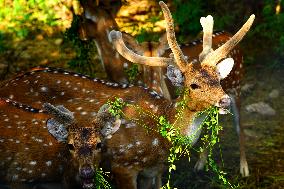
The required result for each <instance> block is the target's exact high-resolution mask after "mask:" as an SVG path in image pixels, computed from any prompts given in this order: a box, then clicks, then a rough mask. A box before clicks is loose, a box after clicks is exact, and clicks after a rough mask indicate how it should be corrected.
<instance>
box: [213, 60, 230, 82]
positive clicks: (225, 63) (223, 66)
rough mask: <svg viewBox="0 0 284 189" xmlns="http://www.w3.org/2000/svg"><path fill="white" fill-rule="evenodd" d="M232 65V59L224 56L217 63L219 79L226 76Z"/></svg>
mask: <svg viewBox="0 0 284 189" xmlns="http://www.w3.org/2000/svg"><path fill="white" fill-rule="evenodd" d="M233 66H234V60H233V59H232V58H226V59H225V60H222V61H221V62H220V63H219V64H217V72H218V73H219V76H220V79H224V78H226V77H227V76H228V75H229V73H230V72H231V70H232V69H233Z"/></svg>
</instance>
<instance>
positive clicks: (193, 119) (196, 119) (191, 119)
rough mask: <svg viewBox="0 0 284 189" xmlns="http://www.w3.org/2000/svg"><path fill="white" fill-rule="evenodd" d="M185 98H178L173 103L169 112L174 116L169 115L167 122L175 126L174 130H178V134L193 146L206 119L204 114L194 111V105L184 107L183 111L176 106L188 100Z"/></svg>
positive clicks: (197, 110)
mask: <svg viewBox="0 0 284 189" xmlns="http://www.w3.org/2000/svg"><path fill="white" fill-rule="evenodd" d="M186 98H188V97H184V96H183V97H179V98H178V99H177V100H176V101H175V103H174V105H173V107H172V109H171V111H169V112H171V113H170V114H171V115H175V116H171V115H169V121H170V123H171V124H173V125H174V126H175V128H179V131H180V134H181V135H182V136H185V137H188V138H189V143H190V144H192V145H193V144H195V143H196V141H197V140H198V138H199V136H200V133H201V125H202V122H203V121H204V119H205V118H206V114H205V113H203V114H200V111H201V110H199V109H196V107H197V106H194V103H192V105H193V106H191V107H188V106H186V107H184V109H183V110H181V109H180V108H179V107H178V105H177V104H179V103H180V102H181V101H184V100H185V101H187V100H189V99H186ZM191 101H192V100H191Z"/></svg>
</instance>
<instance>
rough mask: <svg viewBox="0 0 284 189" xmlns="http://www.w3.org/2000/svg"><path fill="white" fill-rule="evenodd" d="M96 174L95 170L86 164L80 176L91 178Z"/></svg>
mask: <svg viewBox="0 0 284 189" xmlns="http://www.w3.org/2000/svg"><path fill="white" fill-rule="evenodd" d="M93 176H94V170H93V169H92V168H91V166H89V165H85V166H83V167H82V168H81V170H80V177H81V178H84V179H91V178H93Z"/></svg>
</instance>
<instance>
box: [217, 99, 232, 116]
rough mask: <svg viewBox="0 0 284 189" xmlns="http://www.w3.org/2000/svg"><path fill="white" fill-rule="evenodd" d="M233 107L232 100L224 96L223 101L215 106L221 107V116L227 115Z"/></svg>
mask: <svg viewBox="0 0 284 189" xmlns="http://www.w3.org/2000/svg"><path fill="white" fill-rule="evenodd" d="M230 105H231V98H230V97H229V96H228V95H224V96H223V97H222V98H221V100H220V101H219V102H218V103H216V104H215V106H217V107H219V114H227V113H228V112H230V111H229V108H230Z"/></svg>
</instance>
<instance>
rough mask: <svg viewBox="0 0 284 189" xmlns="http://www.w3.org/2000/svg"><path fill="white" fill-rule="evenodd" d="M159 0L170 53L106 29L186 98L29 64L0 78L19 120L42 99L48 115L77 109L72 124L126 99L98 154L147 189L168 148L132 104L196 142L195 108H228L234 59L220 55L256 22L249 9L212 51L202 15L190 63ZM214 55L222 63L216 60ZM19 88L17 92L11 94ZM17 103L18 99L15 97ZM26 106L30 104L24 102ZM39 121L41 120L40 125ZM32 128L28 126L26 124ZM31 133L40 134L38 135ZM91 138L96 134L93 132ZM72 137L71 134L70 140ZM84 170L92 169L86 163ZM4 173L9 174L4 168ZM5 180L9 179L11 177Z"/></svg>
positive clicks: (121, 48) (0, 92)
mask: <svg viewBox="0 0 284 189" xmlns="http://www.w3.org/2000/svg"><path fill="white" fill-rule="evenodd" d="M160 5H161V7H162V10H163V13H164V15H165V19H166V23H167V27H166V30H167V38H168V43H169V46H170V48H171V50H172V52H173V55H172V56H170V57H169V58H165V57H144V56H140V55H138V54H135V53H134V52H132V51H131V50H129V49H128V48H127V47H126V46H125V44H124V42H123V39H122V34H121V33H120V32H117V31H112V32H110V39H111V40H112V43H113V44H114V46H115V48H116V49H117V51H118V52H119V53H120V54H121V55H122V56H124V57H125V58H126V59H128V60H129V61H132V62H135V63H138V64H147V65H148V66H155V67H156V66H160V67H166V68H167V70H168V71H167V77H168V78H169V80H170V81H172V82H173V83H174V84H175V85H180V86H183V87H185V88H187V89H189V91H190V92H189V93H188V94H187V95H186V96H181V97H179V98H177V99H176V100H174V101H169V100H167V99H164V98H162V97H161V96H160V95H158V94H157V93H156V92H154V91H150V90H149V89H145V88H143V87H139V86H132V85H127V84H118V83H113V82H108V81H103V80H100V79H92V78H89V77H87V76H84V75H80V74H77V73H71V72H67V71H62V70H57V69H50V68H44V69H37V70H33V71H31V72H29V73H27V74H24V75H22V76H19V77H17V78H16V79H14V80H11V81H9V82H6V83H4V85H3V87H2V88H1V89H0V97H1V98H2V99H5V102H7V101H8V104H9V107H12V108H16V109H20V110H24V111H23V112H21V113H20V114H19V115H18V116H17V117H18V118H19V119H20V120H19V121H20V122H21V119H23V120H25V121H26V120H27V119H28V120H30V117H29V116H31V115H30V114H25V113H24V112H26V111H30V113H32V112H33V111H34V110H35V109H40V108H41V107H42V106H43V105H44V104H45V103H51V104H57V105H60V106H57V107H56V106H53V108H51V109H50V108H48V107H47V110H49V111H48V112H49V113H50V114H52V115H54V112H58V111H59V112H61V113H64V115H65V114H67V115H68V117H72V115H73V114H72V113H70V112H74V117H76V120H77V121H76V123H77V124H76V125H78V123H80V125H82V126H83V127H86V125H88V123H90V122H91V120H92V119H95V117H93V116H96V114H94V112H97V111H98V110H99V109H100V108H101V107H102V106H103V105H104V104H106V103H107V101H108V100H110V99H114V98H115V97H119V98H121V99H122V101H123V102H125V103H127V104H130V105H128V106H125V107H123V108H122V112H123V116H122V117H121V118H119V120H116V121H115V122H112V124H111V125H116V126H115V127H116V128H118V126H117V125H119V129H118V130H117V129H114V130H115V131H116V130H117V131H116V132H115V134H113V135H112V137H106V138H104V144H105V147H106V151H105V152H104V153H103V156H104V157H106V158H109V159H110V162H111V170H112V173H113V174H114V177H115V179H116V182H117V185H118V187H119V188H137V187H138V188H146V185H148V184H149V185H150V184H151V183H150V181H151V179H152V178H156V181H157V182H156V187H160V184H161V182H160V179H159V178H160V175H161V174H162V170H163V166H164V163H165V161H166V160H167V154H168V153H169V152H168V151H169V148H170V146H171V144H170V143H169V142H168V141H167V140H166V139H165V138H163V137H161V136H160V135H159V133H157V132H146V131H145V128H143V127H140V126H139V123H141V122H143V125H147V127H148V128H150V129H151V130H153V131H156V130H157V127H158V126H157V120H156V119H155V117H151V116H146V115H145V114H141V111H138V110H137V108H135V107H136V106H139V107H140V108H141V109H142V110H144V111H148V112H151V113H152V114H153V115H155V116H157V117H159V116H162V115H164V116H165V117H167V119H168V120H169V122H170V123H174V126H175V127H176V129H178V130H179V131H180V133H181V134H182V135H184V136H194V137H193V138H194V140H192V141H191V142H189V143H191V144H194V143H195V142H196V140H197V138H198V137H199V136H198V135H199V134H200V132H197V131H198V130H200V128H199V126H200V122H201V121H202V118H204V115H201V117H200V116H197V115H198V112H200V111H203V110H204V109H206V108H208V107H210V106H212V105H217V106H219V107H220V108H221V109H223V108H227V106H229V104H230V98H229V97H228V95H226V94H225V92H224V91H223V89H222V87H221V85H220V80H221V79H224V78H225V77H226V76H227V75H228V74H229V73H230V71H231V69H232V67H233V60H232V59H230V58H229V59H225V60H223V61H221V60H222V59H224V58H225V57H226V55H227V54H228V53H229V51H230V50H232V48H233V47H234V46H235V45H236V44H237V43H238V42H239V41H240V40H241V39H242V38H243V36H244V35H245V34H246V32H247V31H248V30H249V28H250V26H251V24H252V22H253V20H254V15H252V16H251V17H250V18H249V20H248V21H247V22H246V23H245V24H244V26H243V27H242V28H241V29H240V31H238V32H237V33H236V35H234V36H233V37H232V38H231V39H230V40H229V41H227V42H226V43H225V44H224V45H222V46H221V47H219V48H218V49H216V50H215V51H213V50H212V49H211V45H212V30H213V19H212V17H211V16H208V17H206V18H201V24H202V27H203V31H204V37H203V51H202V53H201V54H200V56H199V60H200V62H196V63H193V62H190V63H188V62H187V59H186V57H185V56H184V55H183V53H182V51H181V49H180V48H179V46H178V45H177V42H176V40H175V33H174V29H173V21H172V18H171V14H170V12H169V10H168V8H167V6H166V5H165V4H164V3H163V2H160ZM219 61H221V62H220V63H219ZM27 86H28V87H27ZM16 90H17V91H18V93H15V91H16ZM182 99H187V100H188V101H187V102H188V104H187V108H186V109H185V110H184V111H183V113H182V116H181V117H180V118H179V119H178V120H175V119H176V118H175V114H176V112H177V109H176V104H177V103H178V102H179V101H180V100H182ZM16 101H17V102H21V103H20V104H19V103H16ZM10 102H11V103H10ZM24 104H28V105H29V106H26V105H24ZM1 105H2V107H3V108H6V107H8V105H7V103H2V104H1ZM131 105H132V106H131ZM134 105H135V106H134ZM63 107H64V108H63ZM141 109H140V110H141ZM67 110H68V111H67ZM142 112H143V111H142ZM38 113H40V112H38ZM4 115H6V116H4ZM7 116H8V117H7ZM12 116H13V115H7V112H6V111H2V112H1V118H4V117H5V119H1V120H0V121H1V126H2V127H3V128H1V129H5V130H8V129H9V128H8V126H10V124H12V125H13V126H16V125H17V124H16V120H15V119H16V118H13V119H11V117H12ZM33 116H35V114H34V115H33ZM22 117H23V118H22ZM59 117H60V116H59ZM34 119H35V122H37V119H39V120H40V121H41V124H40V125H42V126H44V124H46V127H48V126H53V127H58V128H60V127H59V126H60V124H58V123H60V121H59V120H60V119H59V120H57V121H56V120H53V121H47V120H48V119H47V118H46V117H45V118H43V119H42V118H40V117H37V116H36V117H35V118H34ZM5 120H6V121H5ZM42 121H44V124H43V123H42ZM114 123H116V124H114ZM28 124H29V123H27V122H21V123H20V125H21V126H22V127H24V128H25V127H27V126H29V125H28ZM106 125H108V124H106ZM29 128H30V129H31V126H29ZM83 130H84V129H83ZM16 131H17V129H16ZM62 131H64V130H62ZM38 132H39V133H43V132H45V133H46V135H48V136H46V137H47V139H48V138H50V137H51V136H50V134H48V132H47V131H46V130H44V131H43V130H41V131H38ZM51 133H52V132H51ZM63 133H64V132H63ZM83 133H84V132H83ZM111 133H113V132H111ZM29 135H30V134H29ZM3 136H5V137H10V136H11V137H12V136H13V137H16V136H17V135H16V134H11V133H9V132H8V131H7V132H5V135H3ZM56 136H57V135H56ZM63 136H64V135H63ZM71 136H72V135H71ZM35 138H36V139H37V137H35ZM59 138H61V135H59ZM74 138H76V137H74ZM91 138H98V137H97V136H93V137H90V139H91ZM13 140H14V139H13ZM25 140H27V139H26V138H23V141H25ZM69 141H72V140H71V139H70V140H69ZM96 141H99V140H96ZM5 142H6V143H5V145H6V146H8V145H12V141H9V140H5ZM23 144H25V145H24V146H30V147H32V148H33V149H34V147H33V146H34V144H31V143H29V142H27V143H23ZM58 145H59V144H58ZM59 146H60V145H59ZM92 147H93V148H96V145H92ZM52 149H53V147H52ZM24 150H25V149H23V148H21V149H17V151H19V152H20V153H22V152H24ZM35 151H37V152H39V153H41V152H42V151H43V150H42V149H38V148H37V149H36V150H35ZM51 152H52V151H51ZM10 154H13V153H12V152H10V151H5V152H4V153H3V157H2V158H3V159H5V158H6V157H8V156H9V155H10ZM26 154H30V153H26ZM30 155H31V154H30ZM97 156H99V155H96V157H97ZM141 157H143V158H141ZM2 158H1V159H2ZM54 159H56V158H54ZM40 160H41V161H46V160H47V159H46V157H41V159H40ZM18 161H19V162H22V161H23V160H22V159H21V158H19V159H18ZM56 161H57V160H56ZM5 162H6V160H5ZM46 162H47V161H46ZM8 163H9V165H12V164H13V163H14V161H13V159H12V158H11V159H10V160H8ZM32 164H34V163H32ZM4 165H5V166H4V168H5V167H7V164H6V163H5V164H4ZM10 167H11V169H9V171H11V172H12V173H16V172H17V169H16V167H13V166H10ZM3 170H5V169H3ZM85 172H89V169H88V170H86V171H85ZM2 174H6V172H4V173H2ZM139 174H141V175H143V176H144V177H145V178H149V179H146V182H142V183H143V184H141V183H138V184H137V176H138V175H139ZM6 175H7V174H6ZM86 175H89V174H86ZM9 178H10V181H11V179H12V177H9ZM16 178H17V177H16ZM88 178H89V177H88ZM20 181H21V180H20ZM22 182H25V181H22ZM86 182H87V181H86ZM87 183H88V182H87ZM140 184H141V186H140ZM137 185H138V186H137Z"/></svg>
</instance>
